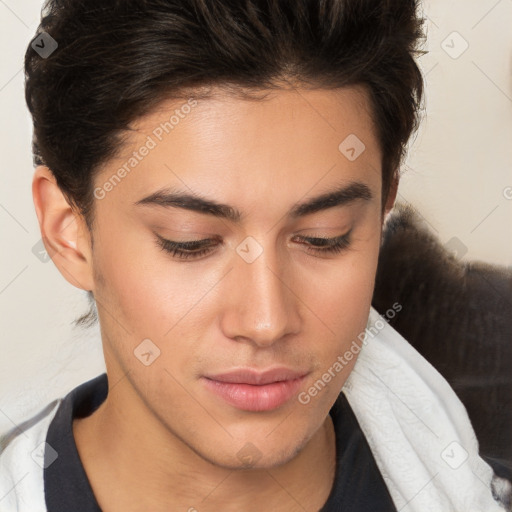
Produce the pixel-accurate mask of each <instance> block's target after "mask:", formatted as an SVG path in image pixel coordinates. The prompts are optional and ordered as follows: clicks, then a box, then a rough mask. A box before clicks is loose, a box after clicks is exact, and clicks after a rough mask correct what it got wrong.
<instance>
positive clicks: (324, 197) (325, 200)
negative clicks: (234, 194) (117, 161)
mask: <svg viewBox="0 0 512 512" xmlns="http://www.w3.org/2000/svg"><path fill="white" fill-rule="evenodd" d="M358 199H361V200H363V201H367V202H369V201H371V200H372V199H373V193H372V191H371V190H370V188H369V187H368V186H367V185H366V184H364V183H362V182H360V181H352V182H350V183H348V184H345V185H343V186H341V187H340V188H338V189H335V190H333V191H331V192H326V193H324V194H321V195H319V196H317V197H313V198H312V199H308V200H307V201H305V202H303V203H298V204H296V205H295V206H294V207H293V208H292V209H291V210H290V211H289V212H288V216H289V217H291V218H299V217H304V216H306V215H309V214H312V213H316V212H319V211H322V210H327V209H329V208H334V207H336V206H345V205H348V204H350V203H352V202H354V201H356V200H358ZM135 205H136V206H139V205H145V206H162V207H165V208H183V209H185V210H192V211H195V212H198V213H203V214H207V215H213V216H214V217H218V218H222V219H227V220H229V221H232V222H235V223H236V222H240V221H241V219H242V217H243V215H242V213H241V212H240V211H239V210H237V209H236V208H234V207H233V206H230V205H227V204H222V203H218V202H217V201H214V200H211V199H206V198H204V197H200V196H197V195H194V194H189V193H182V192H180V191H175V190H173V189H169V188H163V189H161V190H158V191H157V192H154V193H153V194H151V195H149V196H147V197H144V198H143V199H140V200H139V201H137V202H136V203H135Z"/></svg>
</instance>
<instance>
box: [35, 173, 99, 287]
mask: <svg viewBox="0 0 512 512" xmlns="http://www.w3.org/2000/svg"><path fill="white" fill-rule="evenodd" d="M32 197H33V199H34V206H35V209H36V214H37V219H38V221H39V229H40V231H41V236H42V239H43V243H44V246H45V249H46V251H47V252H48V255H49V256H50V258H51V259H52V260H53V263H55V266H56V267H57V268H58V269H59V271H60V273H61V274H62V275H63V276H64V278H65V279H66V280H67V281H68V282H69V283H71V284H72V285H73V286H76V287H77V288H81V289H82V290H88V291H90V290H93V289H94V281H93V272H92V257H91V256H92V251H91V237H90V233H89V229H88V227H87V225H86V223H85V220H84V219H83V217H82V215H80V214H79V213H78V212H77V211H75V209H74V208H72V207H71V206H70V204H69V203H68V201H67V200H66V198H65V196H64V194H63V193H62V192H61V190H60V188H59V186H58V185H57V181H56V179H55V176H54V175H53V174H52V172H51V171H50V169H49V168H48V167H46V166H43V165H40V166H38V167H36V169H35V172H34V179H33V181H32Z"/></svg>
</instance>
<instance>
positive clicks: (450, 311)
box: [372, 203, 512, 480]
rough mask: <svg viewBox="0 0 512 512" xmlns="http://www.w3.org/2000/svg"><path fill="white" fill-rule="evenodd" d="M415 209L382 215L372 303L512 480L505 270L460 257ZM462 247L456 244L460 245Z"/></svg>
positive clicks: (509, 306)
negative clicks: (433, 373)
mask: <svg viewBox="0 0 512 512" xmlns="http://www.w3.org/2000/svg"><path fill="white" fill-rule="evenodd" d="M450 247H454V245H453V244H448V245H447V246H446V247H445V246H444V245H443V244H442V243H441V242H440V241H439V240H438V238H437V236H436V235H434V234H433V231H432V229H431V228H429V226H428V225H427V223H426V222H425V221H424V220H423V218H422V217H421V215H420V214H419V213H418V212H416V211H415V210H414V208H413V207H412V206H410V205H408V204H402V203H398V204H397V205H396V206H395V209H394V210H393V211H392V213H391V214H390V216H389V217H388V218H387V220H386V223H385V226H384V230H383V237H382V247H381V253H380V255H379V265H378V269H377V278H376V284H375V292H374V295H373V300H372V305H373V307H374V308H375V309H376V310H377V311H379V312H381V313H382V312H384V311H386V310H387V309H388V308H390V307H391V305H392V304H393V303H394V302H399V303H400V304H401V305H402V307H403V309H402V310H401V311H400V312H399V313H398V314H397V315H396V316H395V317H394V318H393V319H391V320H390V322H389V323H390V324H391V325H392V326H393V328H394V329H396V330H397V331H398V332H399V333H400V334H401V335H402V336H403V337H404V338H405V339H406V340H407V341H409V343H411V345H413V346H414V347H415V348H416V350H418V352H420V353H421V354H422V355H423V356H424V357H425V358H426V359H427V360H428V361H429V362H430V363H431V364H432V365H433V366H434V367H435V368H436V369H437V370H438V371H439V372H440V373H441V374H442V375H443V376H444V377H445V379H446V380H447V381H448V382H449V383H450V385H451V386H452V388H453V389H454V391H455V392H456V393H457V395H458V396H459V398H460V399H461V401H462V402H463V404H464V405H465V407H466V409H467V411H468V414H469V417H470V419H471V422H472V424H473V428H474V430H475V433H476V435H477V438H478V441H479V445H480V455H481V456H482V457H483V458H485V459H486V460H487V461H488V462H489V464H491V466H493V468H494V470H495V472H496V474H498V475H499V476H502V477H504V478H507V479H509V480H512V269H511V268H507V267H500V266H497V265H491V264H487V263H482V262H472V261H463V260H461V259H460V258H459V257H457V255H456V254H454V253H453V252H452V251H450ZM461 247H462V246H461Z"/></svg>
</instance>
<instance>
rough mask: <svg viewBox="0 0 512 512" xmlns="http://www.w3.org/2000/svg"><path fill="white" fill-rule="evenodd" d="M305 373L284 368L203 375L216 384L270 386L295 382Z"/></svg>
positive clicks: (253, 369) (251, 369) (245, 369)
mask: <svg viewBox="0 0 512 512" xmlns="http://www.w3.org/2000/svg"><path fill="white" fill-rule="evenodd" d="M307 373H308V372H304V371H300V370H292V369H290V368H285V367H279V368H271V369H268V370H258V369H255V368H242V369H236V370H230V371H227V372H223V373H217V374H214V375H205V377H206V378H207V379H210V380H216V381H218V382H229V383H232V384H252V385H255V386H263V385H265V384H271V383H272V382H280V381H286V380H295V379H298V378H301V377H304V376H305V375H306V374H307Z"/></svg>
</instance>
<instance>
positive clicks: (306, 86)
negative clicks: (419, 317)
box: [0, 0, 509, 512]
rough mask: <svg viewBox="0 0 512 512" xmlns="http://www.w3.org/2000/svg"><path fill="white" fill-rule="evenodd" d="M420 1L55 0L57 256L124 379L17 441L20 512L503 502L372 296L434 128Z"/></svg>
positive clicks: (52, 150) (425, 370)
mask: <svg viewBox="0 0 512 512" xmlns="http://www.w3.org/2000/svg"><path fill="white" fill-rule="evenodd" d="M418 10H419V8H418V5H417V3H416V2H415V1H413V0H389V1H386V2H384V1H382V2H375V1H374V0H317V1H313V0H296V1H294V2H293V3H292V2H288V1H285V0H268V1H258V0H246V1H244V2H233V1H229V0H210V1H208V2H206V1H203V0H181V1H179V2H177V1H172V0H168V1H163V0H144V1H140V0H138V1H134V0H123V1H120V0H107V1H106V0H101V1H100V0H89V1H87V2H80V1H78V0H49V1H48V2H47V3H46V4H45V6H44V8H43V11H42V20H41V24H40V27H39V29H38V31H37V34H36V36H35V38H34V39H33V41H32V42H31V44H30V45H29V47H28V48H27V53H26V57H25V71H26V99H27V104H28V108H29V110H30V113H31V115H32V117H33V124H34V139H33V152H34V162H35V165H36V169H35V173H34V179H33V197H34V204H35V208H36V213H37V217H38V220H39V224H40V229H41V235H42V239H43V241H44V245H45V248H46V250H47V252H48V254H49V255H50V256H51V258H52V260H53V262H54V264H55V265H56V267H57V268H58V270H59V271H60V272H61V274H62V275H63V277H64V278H65V279H66V280H67V281H69V282H70V283H71V284H73V285H74V286H76V287H78V288H80V289H83V290H86V291H88V292H89V293H90V297H92V300H93V305H94V307H95V309H93V310H91V312H90V313H89V314H88V315H85V316H84V317H82V318H80V319H79V322H81V323H84V324H87V323H88V322H89V323H90V322H94V315H95V311H97V318H98V320H99V325H100V331H101V338H102V344H103V352H104V357H105V365H106V372H105V373H104V374H102V375H99V376H98V377H96V378H94V379H92V380H90V381H88V382H85V383H83V384H81V385H80V386H78V387H77V388H75V389H73V390H72V391H71V392H70V393H69V394H68V395H66V396H65V397H63V398H62V399H58V400H56V401H54V402H51V403H50V404H48V405H47V406H46V407H45V408H43V409H42V410H41V411H40V413H39V414H38V415H36V416H34V417H31V418H28V419H27V420H26V421H25V422H24V423H22V424H21V425H19V426H18V427H17V428H16V429H14V430H13V431H10V432H8V433H6V434H5V435H4V437H3V439H2V442H1V446H2V452H1V455H0V475H1V476H0V509H1V510H2V511H5V512H10V511H12V510H19V511H20V512H40V511H48V512H59V511H69V510H73V511H77V512H82V511H97V510H103V511H105V512H117V511H121V510H123V511H147V510H151V511H152V512H161V511H164V510H165V511H169V510H173V511H174V510H176V511H178V510H187V511H189V512H209V511H223V512H230V511H235V510H237V511H239V510H244V511H248V512H252V511H260V510H268V509H272V510H275V511H287V512H293V511H304V510H308V511H316V510H321V511H324V512H328V511H337V510H350V511H351V512H352V511H353V512H357V511H367V510H374V511H397V510H401V511H404V512H406V511H407V512H411V511H422V512H425V511H429V510H432V511H434V510H435V511H436V512H440V511H442V512H448V511H450V512H453V511H457V512H462V511H464V512H468V511H472V512H476V511H482V512H483V511H485V512H493V511H499V510H503V509H504V508H505V506H506V504H507V499H508V496H509V494H508V491H509V489H508V488H507V483H506V482H504V481H503V480H501V479H499V478H497V477H496V475H494V474H493V471H492V469H491V468H490V466H489V465H488V464H486V463H485V462H484V460H482V459H481V458H480V457H479V455H478V445H477V442H476V438H475V436H474V432H473V430H472V427H471V423H470V421H469V419H468V416H467V413H466V411H465V409H464V407H463V405H462V404H461V402H460V401H459V400H458V399H457V397H456V395H455V394H454V392H453V390H451V388H450V387H449V385H448V384H447V382H446V381H445V380H444V379H443V378H442V377H441V376H440V375H439V374H438V373H437V372H436V371H435V370H434V369H433V367H431V366H430V365H429V363H427V361H426V360H425V359H423V358H422V357H421V356H420V355H419V354H418V353H417V352H416V351H415V350H414V349H413V348H412V347H411V346H410V345H408V343H407V342H406V340H404V339H403V338H402V337H401V336H400V335H398V333H397V332H396V331H394V330H393V329H392V328H391V326H390V325H389V324H387V322H386V318H389V317H391V316H392V315H397V314H400V309H401V305H400V304H395V305H394V306H393V308H391V309H390V310H389V311H387V312H386V314H385V317H386V318H385V317H384V316H381V315H379V313H377V311H376V310H374V309H373V308H372V307H371V298H372V292H373V288H374V283H375V272H376V266H377V259H378V255H379V247H380V243H381V235H382V226H383V222H384V220H385V218H386V215H387V214H388V213H389V211H390V210H391V209H392V207H393V204H394V200H395V197H396V194H397V187H398V182H399V166H400V162H401V160H402V158H403V156H404V154H405V147H406V144H407V141H408V139H409V137H410V135H411V134H412V132H413V131H414V129H415V127H416V125H417V121H418V113H419V110H420V106H421V98H422V90H423V85H422V78H421V74H420V72H419V69H418V67H417V65H416V63H415V60H414V57H415V56H416V54H417V52H418V51H419V43H420V41H421V39H422V37H423V34H422V19H421V17H420V15H419V13H418Z"/></svg>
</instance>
